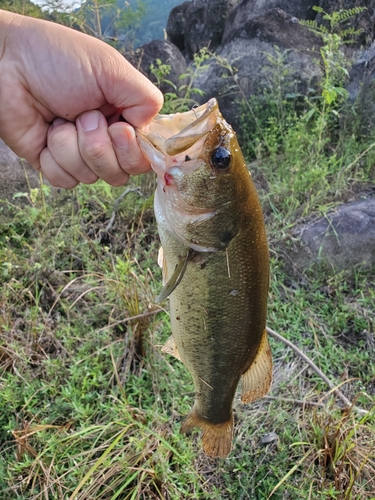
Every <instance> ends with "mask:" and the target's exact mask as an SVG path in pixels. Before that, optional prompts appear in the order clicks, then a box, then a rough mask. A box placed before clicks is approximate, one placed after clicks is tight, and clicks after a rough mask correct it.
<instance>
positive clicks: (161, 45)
mask: <svg viewBox="0 0 375 500" xmlns="http://www.w3.org/2000/svg"><path fill="white" fill-rule="evenodd" d="M127 58H128V59H129V60H130V62H131V63H132V64H133V65H134V66H135V67H136V68H137V69H138V70H140V71H141V72H142V73H143V74H144V75H146V76H147V77H148V78H149V79H150V80H151V81H152V82H154V83H156V84H158V86H159V88H160V90H161V91H162V92H163V93H167V92H175V87H177V88H178V87H179V86H181V85H183V84H185V83H187V80H186V79H182V80H181V79H180V76H181V75H182V74H184V73H186V72H187V66H186V62H185V59H184V57H183V55H182V54H181V52H180V51H179V50H178V48H177V47H176V46H175V45H174V44H173V43H172V42H170V41H169V40H153V41H152V42H150V43H146V44H144V45H142V46H141V47H139V48H138V49H137V50H136V51H135V53H134V54H133V55H132V56H130V57H129V56H127ZM157 59H160V61H161V62H162V63H163V64H167V65H168V66H170V67H171V70H170V73H169V74H168V75H166V76H165V80H169V81H170V82H172V84H173V85H171V84H170V83H168V82H167V81H163V80H161V81H160V82H158V78H157V77H156V76H155V75H154V74H153V73H152V72H151V70H150V67H151V64H153V65H154V66H155V67H156V68H157V62H156V61H157ZM174 86H175V87H174Z"/></svg>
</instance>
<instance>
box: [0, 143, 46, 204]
mask: <svg viewBox="0 0 375 500" xmlns="http://www.w3.org/2000/svg"><path fill="white" fill-rule="evenodd" d="M23 167H24V168H23ZM0 176H1V183H0V203H1V201H2V200H9V201H13V195H14V194H15V193H28V192H29V185H30V187H31V188H35V187H39V173H38V172H36V171H35V170H34V169H33V168H32V166H31V165H29V163H27V162H26V161H24V160H21V159H20V158H19V157H18V156H17V155H16V154H15V153H13V151H12V150H11V149H10V148H8V146H7V145H6V144H5V143H4V142H3V141H2V140H1V139H0ZM26 176H27V177H26ZM28 183H29V185H28Z"/></svg>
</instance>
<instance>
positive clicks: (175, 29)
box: [166, 0, 191, 52]
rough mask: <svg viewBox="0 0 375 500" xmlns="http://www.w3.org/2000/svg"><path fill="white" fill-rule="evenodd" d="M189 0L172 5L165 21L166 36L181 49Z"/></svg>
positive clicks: (182, 48)
mask: <svg viewBox="0 0 375 500" xmlns="http://www.w3.org/2000/svg"><path fill="white" fill-rule="evenodd" d="M190 5H191V1H190V0H189V1H188V2H184V3H182V4H181V5H177V6H176V7H174V8H173V9H172V10H171V12H170V13H169V17H168V21H167V28H166V32H167V36H168V40H170V41H171V42H172V43H173V44H174V45H176V47H177V48H178V49H179V50H180V51H181V52H184V51H185V23H186V17H187V11H188V8H189V7H190Z"/></svg>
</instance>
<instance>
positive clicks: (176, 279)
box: [155, 249, 193, 302]
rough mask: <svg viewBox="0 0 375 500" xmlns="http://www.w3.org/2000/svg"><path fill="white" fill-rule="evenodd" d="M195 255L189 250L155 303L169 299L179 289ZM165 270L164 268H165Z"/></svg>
mask: <svg viewBox="0 0 375 500" xmlns="http://www.w3.org/2000/svg"><path fill="white" fill-rule="evenodd" d="M192 254H193V250H191V249H189V250H188V252H187V253H186V256H185V257H182V258H181V259H180V260H179V261H178V264H177V266H176V269H175V270H174V272H173V274H172V276H171V277H170V279H169V280H168V282H167V283H166V284H165V285H164V286H163V288H162V290H161V292H160V294H159V295H158V296H157V297H156V300H155V302H162V301H163V300H164V299H166V298H167V297H169V295H170V294H171V293H172V292H173V290H175V289H176V288H177V286H178V285H179V284H180V283H181V280H182V278H183V276H184V274H185V271H186V267H187V263H188V261H189V259H190V258H191V256H192ZM163 260H164V258H163ZM163 266H164V264H163ZM163 269H164V267H163Z"/></svg>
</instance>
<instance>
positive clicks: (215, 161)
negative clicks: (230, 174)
mask: <svg viewBox="0 0 375 500" xmlns="http://www.w3.org/2000/svg"><path fill="white" fill-rule="evenodd" d="M230 159H231V154H230V152H229V151H228V150H227V149H225V148H223V146H219V147H218V148H217V149H215V151H214V152H213V153H212V154H211V162H212V165H213V166H214V167H215V168H217V169H218V170H225V169H226V168H228V167H229V165H230Z"/></svg>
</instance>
